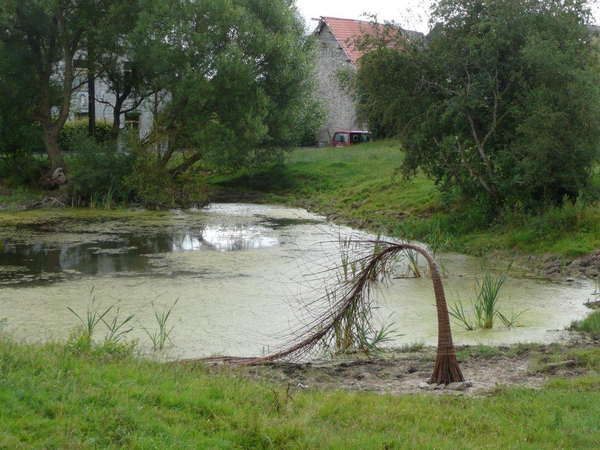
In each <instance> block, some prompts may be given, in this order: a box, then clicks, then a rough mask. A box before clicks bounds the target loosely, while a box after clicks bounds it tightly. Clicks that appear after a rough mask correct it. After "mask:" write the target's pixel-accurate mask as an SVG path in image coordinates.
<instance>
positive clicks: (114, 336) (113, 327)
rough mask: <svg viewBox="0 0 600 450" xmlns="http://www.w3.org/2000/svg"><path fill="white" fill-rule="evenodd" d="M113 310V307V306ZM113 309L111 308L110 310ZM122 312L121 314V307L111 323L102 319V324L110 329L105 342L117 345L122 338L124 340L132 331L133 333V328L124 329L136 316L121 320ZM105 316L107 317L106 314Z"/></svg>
mask: <svg viewBox="0 0 600 450" xmlns="http://www.w3.org/2000/svg"><path fill="white" fill-rule="evenodd" d="M111 308H112V306H111ZM111 308H109V310H110V309H111ZM107 312H108V311H107ZM120 312H121V307H120V306H119V307H117V311H116V313H115V316H114V317H113V319H112V320H111V321H110V322H107V321H106V320H104V316H103V317H102V322H103V323H104V325H106V328H108V334H107V335H106V337H105V338H104V341H105V342H115V343H116V342H119V341H120V340H121V339H122V338H124V337H125V336H127V335H128V334H129V333H130V332H131V331H133V327H131V328H128V329H123V327H124V326H125V325H127V324H128V323H129V322H131V321H132V320H133V318H134V317H135V314H130V315H128V316H127V317H126V318H125V319H123V320H119V313H120ZM104 315H106V314H104Z"/></svg>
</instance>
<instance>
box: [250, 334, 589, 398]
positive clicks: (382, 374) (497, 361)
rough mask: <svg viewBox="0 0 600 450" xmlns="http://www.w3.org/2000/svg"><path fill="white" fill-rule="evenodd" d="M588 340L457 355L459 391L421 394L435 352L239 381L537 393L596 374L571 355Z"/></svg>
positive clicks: (297, 368)
mask: <svg viewBox="0 0 600 450" xmlns="http://www.w3.org/2000/svg"><path fill="white" fill-rule="evenodd" d="M598 348H599V346H598V342H597V341H595V340H594V339H592V338H586V337H583V336H574V338H573V340H572V342H570V343H569V344H564V345H560V346H559V345H556V344H554V345H539V344H531V345H526V346H525V345H523V346H513V347H501V348H495V347H481V346H478V347H472V346H464V347H458V348H457V349H456V351H457V356H458V357H459V360H460V366H461V370H462V372H463V375H464V377H465V379H466V380H468V381H469V382H470V383H469V384H471V386H470V387H467V388H466V389H464V390H461V391H450V390H444V389H441V387H440V388H439V389H437V388H436V389H431V390H429V389H423V388H424V384H425V383H426V382H427V380H428V379H429V377H430V375H431V373H432V371H433V364H434V360H435V349H434V348H425V349H423V350H421V351H419V352H403V351H400V350H394V351H389V352H386V353H385V354H382V355H380V356H378V357H376V358H367V357H365V356H361V355H354V356H345V357H343V358H336V359H333V360H328V361H315V362H310V363H283V362H278V363H270V364H266V365H262V366H251V367H243V368H241V369H240V371H241V373H242V374H243V376H245V377H248V378H250V379H252V380H255V381H266V382H269V383H274V384H276V385H279V386H281V387H282V388H285V389H288V390H290V389H293V390H300V389H315V390H322V391H333V390H345V391H366V392H374V393H379V394H384V393H389V394H392V395H403V394H416V393H426V392H427V393H430V394H432V395H444V394H451V395H457V394H463V395H469V396H485V395H489V394H490V393H492V392H493V391H494V390H496V389H498V388H499V387H501V386H507V387H515V386H520V387H525V388H530V389H540V388H541V387H542V386H543V384H544V383H545V382H546V381H547V380H549V379H551V378H552V377H563V378H564V377H566V378H573V377H580V376H585V375H590V374H595V372H593V371H591V370H590V369H589V368H588V367H587V366H586V365H585V364H584V363H581V362H578V361H577V360H573V359H572V357H570V356H569V354H570V353H571V352H572V351H573V350H575V349H598Z"/></svg>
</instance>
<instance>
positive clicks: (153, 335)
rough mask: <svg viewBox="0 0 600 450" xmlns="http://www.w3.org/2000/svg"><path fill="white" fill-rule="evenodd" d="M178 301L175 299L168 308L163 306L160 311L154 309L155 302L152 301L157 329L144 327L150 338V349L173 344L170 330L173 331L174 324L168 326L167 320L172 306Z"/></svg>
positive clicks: (158, 348)
mask: <svg viewBox="0 0 600 450" xmlns="http://www.w3.org/2000/svg"><path fill="white" fill-rule="evenodd" d="M178 301H179V299H177V300H175V302H174V303H173V304H172V305H171V307H170V308H167V307H166V306H164V307H163V309H162V311H160V312H159V311H158V310H157V309H156V305H155V303H154V302H152V308H154V317H155V318H156V323H157V325H158V329H156V330H154V331H152V332H150V331H148V329H147V328H144V331H145V332H146V334H147V335H148V337H149V338H150V341H151V342H152V350H155V351H156V350H163V349H164V348H165V347H166V346H167V344H169V345H173V341H172V340H171V332H172V331H173V328H174V327H175V325H173V326H171V328H169V326H168V325H167V322H168V321H169V317H170V316H171V312H172V311H173V308H174V307H175V305H176V304H177V302H178Z"/></svg>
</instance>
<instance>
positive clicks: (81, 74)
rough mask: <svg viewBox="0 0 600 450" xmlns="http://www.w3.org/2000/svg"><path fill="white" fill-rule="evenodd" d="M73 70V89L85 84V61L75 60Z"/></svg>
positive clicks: (86, 76)
mask: <svg viewBox="0 0 600 450" xmlns="http://www.w3.org/2000/svg"><path fill="white" fill-rule="evenodd" d="M73 68H74V69H75V76H74V78H73V86H74V87H75V88H81V87H82V86H83V85H84V84H86V83H87V78H88V67H87V60H85V59H76V60H74V61H73Z"/></svg>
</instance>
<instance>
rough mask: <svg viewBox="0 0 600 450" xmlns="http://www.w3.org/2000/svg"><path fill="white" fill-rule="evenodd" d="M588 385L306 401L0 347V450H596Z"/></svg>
mask: <svg viewBox="0 0 600 450" xmlns="http://www.w3.org/2000/svg"><path fill="white" fill-rule="evenodd" d="M599 360H600V355H598V352H596V354H595V357H594V364H596V366H598V364H599ZM599 385H600V384H599V382H598V378H597V377H591V378H581V379H578V380H556V381H555V382H553V383H551V384H550V385H548V386H547V388H545V389H544V390H542V391H532V390H527V389H499V390H498V391H497V392H496V393H495V394H494V395H493V396H491V397H486V398H467V397H462V396H456V395H416V396H404V397H400V398H399V397H393V396H391V395H384V396H378V395H375V394H368V393H346V392H315V391H311V390H298V389H296V388H295V387H293V386H292V387H291V389H290V388H289V387H288V388H286V387H285V386H274V385H266V384H262V383H256V382H250V381H247V380H246V379H244V378H243V377H242V376H241V375H240V373H239V372H238V371H236V370H234V369H227V368H222V369H221V370H215V369H212V370H211V371H208V370H207V369H205V368H203V367H202V366H201V365H191V364H189V365H181V364H179V365H177V364H172V365H165V364H158V363H153V362H149V361H144V360H138V359H135V358H131V357H127V356H126V357H123V358H110V357H109V355H105V356H104V357H102V356H100V357H99V356H98V355H96V357H94V358H92V357H90V356H89V355H87V354H85V353H84V354H79V353H77V352H72V351H71V350H70V349H69V348H68V347H65V346H61V345H56V344H48V345H44V346H39V345H35V346H29V345H15V344H14V343H12V342H11V341H10V340H9V339H6V338H2V337H0V423H1V424H2V426H0V448H15V449H17V448H20V449H37V448H61V449H87V448H89V449H91V448H106V449H111V448H177V449H186V448H190V449H198V448H203V449H235V448H239V449H250V448H264V449H271V448H277V449H283V448H285V449H344V450H350V449H367V448H368V449H392V448H396V449H399V448H439V449H444V448H447V449H455V448H464V449H468V448H548V449H551V448H552V449H554V448H598V445H600V440H599V439H600V438H599V436H600V430H599V429H598V428H599V425H598V424H599V423H600V421H599V419H600V392H599Z"/></svg>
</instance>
